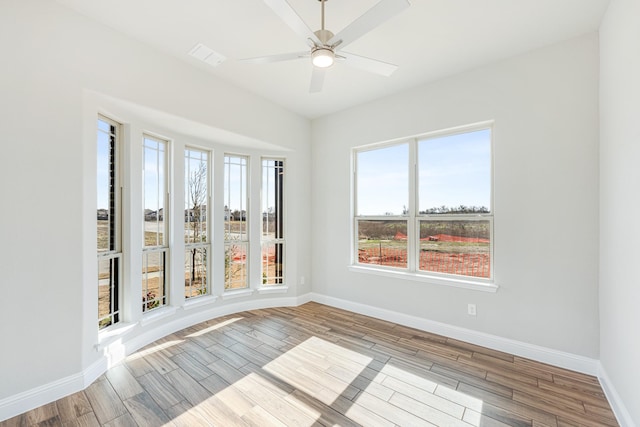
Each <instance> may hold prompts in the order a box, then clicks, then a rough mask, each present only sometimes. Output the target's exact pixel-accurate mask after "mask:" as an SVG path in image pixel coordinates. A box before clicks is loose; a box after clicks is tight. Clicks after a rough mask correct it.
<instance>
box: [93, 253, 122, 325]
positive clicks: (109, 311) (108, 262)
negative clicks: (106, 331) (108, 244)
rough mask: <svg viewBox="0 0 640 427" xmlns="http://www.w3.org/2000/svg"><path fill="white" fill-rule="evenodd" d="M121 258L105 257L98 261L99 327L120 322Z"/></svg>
mask: <svg viewBox="0 0 640 427" xmlns="http://www.w3.org/2000/svg"><path fill="white" fill-rule="evenodd" d="M119 261H120V260H119V259H118V258H103V259H100V260H99V261H98V328H99V329H102V328H106V327H107V326H109V325H112V324H114V323H117V322H118V316H119V312H118V281H119V272H118V269H119Z"/></svg>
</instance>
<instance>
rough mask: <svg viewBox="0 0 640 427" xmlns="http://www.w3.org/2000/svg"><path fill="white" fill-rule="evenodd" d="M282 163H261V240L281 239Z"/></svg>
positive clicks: (266, 161)
mask: <svg viewBox="0 0 640 427" xmlns="http://www.w3.org/2000/svg"><path fill="white" fill-rule="evenodd" d="M283 183H284V162H283V161H281V160H263V161H262V238H263V239H269V240H274V239H282V238H283V237H284V230H283V221H282V219H283V214H284V212H283V203H282V201H283V194H282V192H283Z"/></svg>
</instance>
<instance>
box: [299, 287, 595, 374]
mask: <svg viewBox="0 0 640 427" xmlns="http://www.w3.org/2000/svg"><path fill="white" fill-rule="evenodd" d="M311 299H312V300H313V301H316V302H319V303H321V304H326V305H330V306H332V307H336V308H342V309H344V310H349V311H353V312H355V313H360V314H364V315H366V316H371V317H376V318H378V319H382V320H387V321H389V322H393V323H397V324H400V325H404V326H409V327H412V328H416V329H420V330H423V331H427V332H431V333H434V334H438V335H444V336H446V337H450V338H454V339H457V340H460V341H465V342H468V343H471V344H476V345H480V346H483V347H487V348H490V349H493V350H498V351H504V352H506V353H510V354H514V355H516V356H520V357H524V358H527V359H532V360H536V361H538V362H542V363H547V364H549V365H554V366H557V367H560V368H565V369H570V370H572V371H577V372H582V373H585V374H589V375H593V376H597V375H598V364H599V362H598V360H596V359H590V358H588V357H584V356H579V355H576V354H572V353H566V352H562V351H558V350H553V349H549V348H546V347H541V346H538V345H534V344H528V343H525V342H521V341H515V340H512V339H508V338H503V337H499V336H496V335H491V334H486V333H484V332H478V331H473V330H471V329H466V328H461V327H459V326H453V325H448V324H446V323H440V322H436V321H433V320H429V319H425V318H422V317H417V316H412V315H408V314H404V313H399V312H397V311H391V310H387V309H384V308H378V307H373V306H370V305H366V304H360V303H357V302H352V301H348V300H344V299H340V298H334V297H330V296H326V295H322V294H317V293H312V294H311Z"/></svg>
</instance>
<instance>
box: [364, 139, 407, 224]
mask: <svg viewBox="0 0 640 427" xmlns="http://www.w3.org/2000/svg"><path fill="white" fill-rule="evenodd" d="M356 162H357V163H356V170H357V188H356V190H357V192H358V193H357V215H360V216H362V215H404V214H406V213H407V209H408V206H409V145H408V144H398V145H394V146H392V147H385V148H379V149H377V150H370V151H361V152H358V153H357V158H356Z"/></svg>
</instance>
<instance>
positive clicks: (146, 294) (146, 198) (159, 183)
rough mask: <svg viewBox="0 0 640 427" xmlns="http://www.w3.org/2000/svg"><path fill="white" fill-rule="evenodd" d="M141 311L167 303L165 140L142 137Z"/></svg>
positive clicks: (167, 215) (166, 160) (167, 216)
mask: <svg viewBox="0 0 640 427" xmlns="http://www.w3.org/2000/svg"><path fill="white" fill-rule="evenodd" d="M143 145H144V151H143V165H142V168H143V206H144V208H143V209H144V211H143V221H142V226H143V248H142V311H148V310H152V309H154V308H158V307H162V306H164V305H166V304H167V264H168V259H167V257H168V251H169V247H168V239H167V224H168V223H169V210H168V208H167V207H168V199H169V197H168V196H169V195H168V191H167V188H168V184H167V182H168V176H167V163H168V159H167V146H168V142H167V141H163V140H161V139H158V138H154V137H151V136H148V135H145V136H144V137H143Z"/></svg>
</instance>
